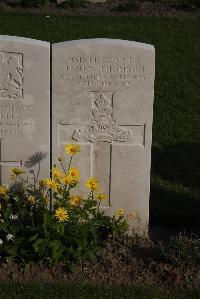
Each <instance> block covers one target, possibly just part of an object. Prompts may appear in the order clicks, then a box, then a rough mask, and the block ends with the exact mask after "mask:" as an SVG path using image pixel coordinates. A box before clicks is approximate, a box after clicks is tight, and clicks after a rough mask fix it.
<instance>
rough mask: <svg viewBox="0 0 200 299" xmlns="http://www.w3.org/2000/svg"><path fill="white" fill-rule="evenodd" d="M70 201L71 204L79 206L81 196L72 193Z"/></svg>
mask: <svg viewBox="0 0 200 299" xmlns="http://www.w3.org/2000/svg"><path fill="white" fill-rule="evenodd" d="M70 203H71V204H72V205H73V206H79V205H80V204H81V197H80V196H79V195H73V196H72V197H71V199H70Z"/></svg>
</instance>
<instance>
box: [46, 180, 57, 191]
mask: <svg viewBox="0 0 200 299" xmlns="http://www.w3.org/2000/svg"><path fill="white" fill-rule="evenodd" d="M46 184H47V186H48V187H49V188H50V189H53V190H57V189H58V188H59V184H58V182H56V181H55V180H53V179H47V183H46Z"/></svg>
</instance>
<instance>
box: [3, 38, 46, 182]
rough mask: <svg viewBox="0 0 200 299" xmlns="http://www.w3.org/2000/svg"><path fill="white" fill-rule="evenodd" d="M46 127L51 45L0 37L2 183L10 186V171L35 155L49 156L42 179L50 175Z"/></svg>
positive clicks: (43, 166) (24, 39)
mask: <svg viewBox="0 0 200 299" xmlns="http://www.w3.org/2000/svg"><path fill="white" fill-rule="evenodd" d="M49 124H50V44H49V43H47V42H42V41H38V40H33V39H28V38H20V37H12V36H0V183H1V184H7V183H9V168H12V167H21V166H22V167H23V166H24V162H25V161H26V160H27V159H28V158H29V157H30V156H31V155H33V154H34V153H36V152H47V153H48V156H47V158H46V159H45V160H44V161H43V163H42V166H41V177H42V176H49V164H50V163H49V156H50V155H49V152H50V151H49V149H50V148H49V146H50V128H49ZM26 176H27V175H25V177H26ZM30 179H31V177H30Z"/></svg>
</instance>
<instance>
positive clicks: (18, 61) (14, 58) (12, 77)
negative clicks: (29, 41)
mask: <svg viewBox="0 0 200 299" xmlns="http://www.w3.org/2000/svg"><path fill="white" fill-rule="evenodd" d="M22 59H23V55H22V54H20V53H8V52H0V98H9V99H22V98H23V63H22Z"/></svg>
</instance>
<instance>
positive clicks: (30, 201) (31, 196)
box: [27, 195, 36, 205]
mask: <svg viewBox="0 0 200 299" xmlns="http://www.w3.org/2000/svg"><path fill="white" fill-rule="evenodd" d="M27 200H28V202H29V203H30V204H32V205H34V204H35V203H36V199H35V197H34V196H33V195H30V196H29V197H28V199H27Z"/></svg>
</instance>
